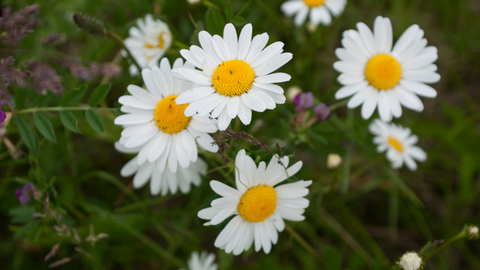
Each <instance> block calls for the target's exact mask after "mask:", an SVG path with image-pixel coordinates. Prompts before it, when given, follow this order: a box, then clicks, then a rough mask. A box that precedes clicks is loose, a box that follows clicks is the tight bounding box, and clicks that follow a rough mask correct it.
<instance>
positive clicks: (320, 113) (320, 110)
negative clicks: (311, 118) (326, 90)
mask: <svg viewBox="0 0 480 270" xmlns="http://www.w3.org/2000/svg"><path fill="white" fill-rule="evenodd" d="M313 112H314V113H315V119H317V120H322V121H324V120H325V119H327V118H328V117H329V116H330V113H331V111H330V107H328V106H327V105H326V104H325V103H320V104H318V105H317V106H316V107H315V108H314V109H313Z"/></svg>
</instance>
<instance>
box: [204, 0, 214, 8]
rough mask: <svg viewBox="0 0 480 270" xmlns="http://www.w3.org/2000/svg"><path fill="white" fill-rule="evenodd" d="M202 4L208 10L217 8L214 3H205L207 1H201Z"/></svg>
mask: <svg viewBox="0 0 480 270" xmlns="http://www.w3.org/2000/svg"><path fill="white" fill-rule="evenodd" d="M202 4H203V5H204V6H206V7H209V8H214V7H217V5H215V4H214V3H212V2H210V1H207V0H203V1H202Z"/></svg>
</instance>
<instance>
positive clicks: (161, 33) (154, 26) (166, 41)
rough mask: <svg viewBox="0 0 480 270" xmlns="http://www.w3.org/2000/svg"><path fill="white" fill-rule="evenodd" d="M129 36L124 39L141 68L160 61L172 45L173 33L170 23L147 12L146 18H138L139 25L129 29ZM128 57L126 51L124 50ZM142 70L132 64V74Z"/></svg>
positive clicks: (149, 66) (152, 65) (151, 65)
mask: <svg viewBox="0 0 480 270" xmlns="http://www.w3.org/2000/svg"><path fill="white" fill-rule="evenodd" d="M128 33H129V35H130V36H129V37H128V38H126V39H125V40H124V43H125V46H126V47H127V48H128V50H129V51H130V53H131V54H132V56H133V57H134V58H135V61H137V63H138V65H139V66H140V67H141V68H147V67H148V68H151V67H154V66H157V65H158V61H159V60H160V58H161V57H162V56H163V55H164V54H165V52H166V51H167V50H168V49H169V48H170V46H171V45H172V33H171V32H170V28H168V25H167V24H166V23H164V22H162V21H160V20H155V19H153V16H152V14H147V15H146V16H145V20H142V19H141V18H138V19H137V26H133V27H131V28H130V30H129V31H128ZM123 55H124V56H125V57H126V55H127V54H126V52H123ZM139 72H140V71H139V70H138V69H137V67H136V66H135V65H130V74H131V75H132V76H135V75H137V74H138V73H139Z"/></svg>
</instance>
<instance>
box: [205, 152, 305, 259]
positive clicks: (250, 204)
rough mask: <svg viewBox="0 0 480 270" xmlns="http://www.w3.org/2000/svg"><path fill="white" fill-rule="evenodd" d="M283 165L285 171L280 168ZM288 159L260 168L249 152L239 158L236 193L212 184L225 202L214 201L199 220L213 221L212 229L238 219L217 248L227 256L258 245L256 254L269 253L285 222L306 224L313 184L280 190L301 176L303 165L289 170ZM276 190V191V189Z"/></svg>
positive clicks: (294, 184) (275, 159) (300, 183)
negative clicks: (225, 221)
mask: <svg viewBox="0 0 480 270" xmlns="http://www.w3.org/2000/svg"><path fill="white" fill-rule="evenodd" d="M279 160H280V161H281V162H282V163H283V165H284V166H285V167H283V166H282V165H280V164H279V162H278V161H279ZM288 161H289V159H288V157H287V156H285V157H283V158H281V159H279V158H278V157H277V156H273V157H272V159H271V160H270V163H269V164H268V166H267V165H266V164H265V162H263V161H262V162H260V164H259V165H258V168H257V166H256V165H255V162H254V161H253V159H252V158H250V157H249V156H247V155H246V154H245V150H241V151H239V152H238V154H237V157H236V158H235V168H236V171H235V182H236V189H235V188H232V187H229V186H227V185H225V184H223V183H221V182H218V181H215V180H212V181H210V186H211V187H212V189H213V191H215V193H217V194H218V195H220V196H222V198H219V199H216V200H214V201H212V203H211V206H212V207H209V208H206V209H203V210H201V211H200V212H198V217H200V218H201V219H206V220H209V222H207V223H205V225H206V226H208V225H218V224H220V223H221V222H222V221H224V220H225V219H227V218H228V217H230V216H232V215H234V218H233V219H231V220H230V221H229V222H228V224H227V226H226V227H225V228H224V229H223V230H222V232H221V233H220V234H219V235H218V237H217V239H216V240H215V243H214V245H215V246H216V247H218V248H220V249H224V250H225V252H226V253H231V252H233V254H234V255H238V254H240V253H242V252H243V251H246V250H248V249H249V248H250V246H251V245H252V244H253V243H255V251H259V250H260V249H262V248H263V251H265V253H269V252H270V250H271V248H272V243H273V244H276V243H277V240H278V232H281V231H283V229H284V228H285V223H284V221H283V220H284V219H287V220H291V221H302V220H304V219H305V217H304V216H303V213H304V212H305V208H307V207H308V205H309V203H310V202H309V201H308V199H305V198H303V197H304V196H306V195H307V194H308V189H307V187H308V186H309V185H310V184H311V183H312V181H311V180H309V181H304V180H301V181H297V182H292V183H288V184H284V185H280V186H276V185H277V184H279V183H281V182H283V181H285V180H286V179H287V178H288V177H289V176H292V175H294V174H295V173H297V172H298V171H299V170H300V168H301V167H302V162H301V161H299V162H297V163H295V164H294V165H293V166H291V167H290V168H288V169H285V168H287V167H288ZM275 186H276V187H275Z"/></svg>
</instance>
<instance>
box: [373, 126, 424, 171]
mask: <svg viewBox="0 0 480 270" xmlns="http://www.w3.org/2000/svg"><path fill="white" fill-rule="evenodd" d="M368 128H369V130H370V132H371V133H372V134H373V135H375V137H374V138H373V142H374V143H375V144H377V152H379V153H381V152H385V151H387V154H386V156H387V159H388V160H389V161H390V162H391V163H392V168H394V169H397V168H400V167H402V165H403V163H405V165H406V166H407V167H408V168H409V169H410V170H411V171H415V170H416V169H417V164H416V163H415V160H417V161H422V162H423V161H425V160H427V154H426V153H425V151H423V150H422V148H420V147H418V146H416V145H415V144H416V143H417V142H418V137H417V135H413V134H412V131H411V130H410V129H409V128H404V127H402V126H400V125H395V124H394V123H386V122H383V121H382V120H380V119H375V120H374V121H373V122H372V123H371V124H370V126H369V127H368ZM414 159H415V160H414Z"/></svg>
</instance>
